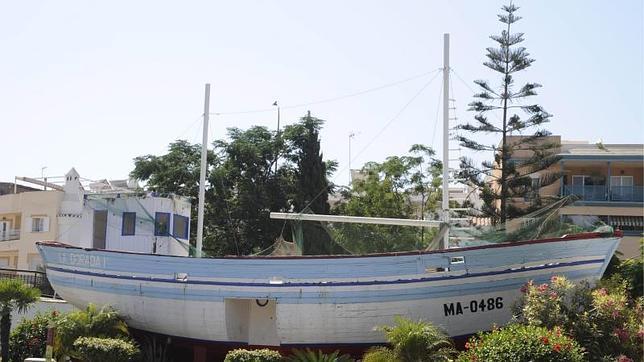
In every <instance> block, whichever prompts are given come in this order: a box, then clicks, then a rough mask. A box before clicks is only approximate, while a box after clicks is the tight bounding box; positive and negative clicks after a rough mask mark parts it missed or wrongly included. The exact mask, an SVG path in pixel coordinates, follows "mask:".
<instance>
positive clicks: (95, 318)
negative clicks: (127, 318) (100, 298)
mask: <svg viewBox="0 0 644 362" xmlns="http://www.w3.org/2000/svg"><path fill="white" fill-rule="evenodd" d="M127 336H128V330H127V325H126V324H125V323H124V322H123V320H122V319H121V318H120V317H119V315H118V313H117V312H116V311H114V310H113V309H111V308H110V307H103V308H101V309H97V308H96V306H94V305H93V304H90V305H88V306H87V308H86V309H85V310H79V311H75V312H71V313H67V314H64V315H61V318H59V319H58V320H57V322H56V336H55V342H54V354H55V357H56V359H57V360H63V358H64V357H67V356H69V357H76V351H75V349H74V348H73V344H74V342H75V341H76V339H77V338H79V337H100V338H121V339H122V338H126V337H127Z"/></svg>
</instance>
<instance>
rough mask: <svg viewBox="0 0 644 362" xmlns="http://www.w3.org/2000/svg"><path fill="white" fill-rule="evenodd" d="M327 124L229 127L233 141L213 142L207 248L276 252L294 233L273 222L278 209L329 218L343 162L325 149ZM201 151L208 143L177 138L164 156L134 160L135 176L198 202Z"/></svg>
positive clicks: (326, 246) (308, 120)
mask: <svg viewBox="0 0 644 362" xmlns="http://www.w3.org/2000/svg"><path fill="white" fill-rule="evenodd" d="M322 124H323V121H322V120H319V119H317V118H314V117H312V116H311V115H310V114H309V115H307V116H306V117H304V118H302V119H301V120H300V121H299V122H297V123H295V124H293V125H289V126H287V127H285V129H284V132H283V134H282V135H277V133H276V132H274V131H270V130H269V129H267V128H266V127H260V126H254V127H251V128H249V129H247V130H242V129H239V128H230V129H228V137H227V139H224V140H216V141H215V142H213V145H214V151H209V154H208V173H207V176H206V179H207V183H206V193H205V201H206V202H205V213H204V214H205V217H204V251H206V252H208V253H209V254H211V255H225V254H236V255H244V254H249V253H256V252H260V251H266V250H269V249H270V247H271V246H272V245H273V243H274V242H275V240H276V238H277V237H278V236H279V235H280V234H282V233H283V232H284V233H286V235H289V232H290V229H288V228H285V227H284V225H283V224H282V223H280V222H276V221H275V220H271V219H270V213H271V212H272V211H281V212H284V211H289V210H295V209H297V211H300V210H299V208H303V207H304V206H306V205H308V207H309V209H310V210H311V211H313V212H315V213H320V214H324V213H328V211H329V209H328V203H327V198H328V196H327V195H328V191H329V190H331V187H330V185H329V182H328V175H329V174H330V173H331V172H333V171H334V170H335V167H336V164H335V163H334V162H329V161H326V162H325V161H324V160H323V155H322V153H321V152H320V140H319V132H320V129H321V127H322ZM200 154H201V145H198V144H194V145H193V144H190V143H188V142H187V141H183V140H180V141H176V142H173V143H171V144H170V147H169V152H168V153H167V154H165V155H162V156H153V155H147V156H142V157H137V158H135V159H134V163H135V168H134V170H133V171H132V173H131V176H132V177H134V178H136V179H139V180H142V181H145V182H146V183H147V188H148V189H150V190H153V191H157V192H161V193H174V194H178V195H182V196H189V197H192V198H193V200H197V196H198V189H199V169H200V157H201V156H200ZM278 155H279V156H280V157H281V161H280V162H279V167H278V168H277V169H276V168H275V163H276V162H277V156H278ZM309 203H310V205H309ZM196 207H197V202H193V207H192V218H191V238H194V236H195V234H196V230H197V227H196V221H197V217H196ZM313 234H319V232H316V233H313ZM310 244H311V245H318V246H319V245H322V246H324V247H323V248H321V249H320V250H318V251H319V252H325V250H329V247H330V245H331V243H330V241H328V240H327V241H326V242H324V241H323V242H320V243H317V242H316V241H314V240H312V242H311V243H310ZM310 251H311V252H315V251H316V250H310Z"/></svg>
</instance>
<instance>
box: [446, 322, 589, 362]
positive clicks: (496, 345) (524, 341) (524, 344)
mask: <svg viewBox="0 0 644 362" xmlns="http://www.w3.org/2000/svg"><path fill="white" fill-rule="evenodd" d="M465 348H466V351H465V352H463V353H461V354H460V355H459V356H458V361H459V362H466V361H467V362H470V361H471V362H484V361H485V362H497V361H498V362H506V361H516V362H523V361H526V362H527V361H534V362H538V361H544V362H545V361H583V360H584V356H583V353H582V349H581V348H580V347H579V345H578V344H577V342H575V341H574V340H572V339H571V338H570V337H568V336H566V335H564V334H563V333H562V331H561V329H559V328H555V329H547V328H544V327H537V326H529V325H522V324H510V325H508V326H507V327H505V328H502V329H497V330H493V331H492V332H489V333H479V334H478V335H477V336H476V337H473V338H471V339H470V340H469V341H468V342H467V343H466V344H465Z"/></svg>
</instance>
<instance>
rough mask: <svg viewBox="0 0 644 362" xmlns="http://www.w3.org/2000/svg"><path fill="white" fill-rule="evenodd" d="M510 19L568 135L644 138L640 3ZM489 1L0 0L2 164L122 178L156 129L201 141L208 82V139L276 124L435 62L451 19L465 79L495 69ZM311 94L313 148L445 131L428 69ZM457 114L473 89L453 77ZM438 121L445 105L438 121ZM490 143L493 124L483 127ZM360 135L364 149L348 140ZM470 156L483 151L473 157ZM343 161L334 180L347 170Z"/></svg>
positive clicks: (570, 7) (456, 62) (527, 6)
mask: <svg viewBox="0 0 644 362" xmlns="http://www.w3.org/2000/svg"><path fill="white" fill-rule="evenodd" d="M515 3H516V4H517V5H519V6H520V7H521V10H520V12H519V15H521V16H523V20H521V21H520V22H519V23H517V24H516V26H515V30H516V31H519V32H524V33H525V34H526V35H525V37H526V41H525V42H524V43H523V45H525V46H526V47H527V48H528V51H529V52H530V53H531V55H532V56H533V57H534V58H535V59H536V62H535V63H534V65H533V67H531V68H530V69H529V70H528V71H527V72H525V74H524V75H522V76H521V80H524V81H525V80H529V81H536V82H539V83H541V84H543V88H542V89H541V90H540V95H539V97H538V98H537V100H538V102H539V103H540V104H541V105H543V106H544V107H545V108H546V109H547V110H548V111H549V112H550V113H552V114H553V115H554V118H553V120H552V123H551V124H550V125H549V129H550V130H551V131H553V132H554V133H556V134H561V135H563V137H564V138H565V139H576V140H582V139H585V140H591V141H593V142H595V141H596V140H598V139H602V140H603V142H604V143H617V142H619V143H642V142H644V104H643V102H644V94H643V87H644V74H643V68H644V65H643V64H644V59H643V47H644V45H643V43H644V37H643V32H644V25H643V24H644V21H643V20H644V19H643V17H644V15H643V13H644V10H643V7H642V3H643V2H642V1H641V0H632V1H605V0H594V1H588V0H583V1H582V0H579V1H570V0H567V1H554V0H550V1H527V0H524V1H516V2H515ZM502 4H504V2H502V1H474V0H471V1H374V0H369V1H346V0H345V1H328V0H327V1H295V0H293V1H182V2H178V1H173V2H167V1H103V2H98V1H94V2H91V1H50V2H37V1H4V2H2V8H1V11H0V46H1V47H2V51H1V52H0V54H1V55H0V154H1V155H2V158H1V160H2V161H1V162H2V163H1V166H0V181H13V177H14V176H15V175H18V176H40V173H41V167H43V166H46V167H47V169H46V170H45V173H46V174H47V175H50V176H53V175H62V174H64V173H65V172H66V171H67V170H68V169H69V168H71V167H72V166H74V167H76V168H77V170H78V171H79V172H80V174H81V176H84V177H87V178H92V179H99V178H112V179H115V178H124V177H126V176H127V174H128V173H129V171H130V170H131V169H132V167H133V163H132V159H133V158H134V157H136V156H139V155H144V154H160V153H162V152H164V151H165V150H166V146H167V145H168V143H169V142H171V141H173V140H175V139H177V138H185V139H188V140H189V141H191V142H195V143H198V142H200V139H201V138H200V132H201V128H200V127H201V125H200V123H199V122H198V119H199V116H200V114H201V113H202V111H203V88H204V83H207V82H209V83H212V87H213V90H212V103H211V109H212V111H213V112H236V111H248V110H264V109H269V111H268V112H257V113H247V114H236V115H221V116H213V117H212V118H211V131H210V139H211V140H212V139H213V138H220V137H224V136H225V132H226V128H228V127H231V126H238V127H242V128H246V127H248V126H250V125H254V124H260V125H265V126H267V127H271V128H274V127H275V124H276V115H275V111H273V110H271V108H272V107H271V104H272V103H273V101H275V100H278V101H279V103H280V104H282V105H283V106H285V107H288V106H290V105H297V104H302V103H309V102H314V101H318V100H324V99H329V98H334V97H338V96H342V95H346V94H353V93H356V92H360V91H363V90H367V89H371V88H374V87H379V86H382V85H385V84H389V83H393V82H397V81H400V80H403V79H407V78H410V77H414V76H416V75H419V74H423V73H427V72H433V71H435V70H436V69H438V68H439V67H441V66H442V38H443V33H446V32H448V33H451V40H452V48H451V59H452V67H453V69H454V71H455V73H456V74H458V75H459V76H460V77H461V78H462V79H463V80H464V81H465V82H466V83H467V84H468V85H469V86H470V87H472V88H473V87H474V86H473V84H472V81H473V80H474V79H489V80H491V81H494V82H496V81H498V77H496V76H494V75H493V74H491V73H490V72H488V71H486V68H484V67H483V66H482V65H481V63H482V61H483V60H484V57H485V48H486V47H488V46H492V45H493V44H492V41H491V40H490V39H489V38H488V36H489V35H490V34H495V33H498V32H499V31H500V29H501V24H500V23H499V22H498V21H497V20H496V14H497V13H498V12H499V7H500V6H501V5H502ZM432 75H433V73H431V74H427V75H425V76H423V77H418V78H415V79H413V80H410V81H408V82H404V83H401V84H399V85H397V86H394V87H388V88H384V89H382V90H379V91H374V92H370V93H366V94H363V95H361V96H357V97H350V98H346V99H342V100H339V101H335V102H328V103H321V104H315V105H310V106H308V107H299V108H287V109H283V110H282V123H283V124H288V123H291V122H292V121H294V120H296V119H297V118H298V117H300V116H302V115H303V114H304V113H305V112H306V110H307V109H310V110H311V112H312V114H313V115H314V116H316V117H319V118H322V119H325V120H327V123H326V125H325V128H324V130H323V133H322V147H323V151H324V154H325V157H326V158H332V159H336V160H338V161H339V162H340V169H344V168H346V167H347V165H348V141H349V138H348V135H349V133H350V132H352V131H353V132H355V133H356V134H357V136H356V137H355V138H354V139H353V142H352V156H353V157H354V158H355V160H354V161H352V166H353V167H356V166H358V165H361V164H362V163H364V162H365V161H369V160H375V161H379V160H382V159H384V157H386V156H388V155H394V154H403V153H404V152H406V151H407V150H408V148H409V146H410V145H411V144H413V143H425V144H430V145H433V146H434V147H435V148H436V149H438V150H440V148H441V135H440V133H436V134H435V133H434V130H435V129H436V130H437V131H440V129H441V127H440V123H439V124H438V125H437V126H436V127H435V122H436V119H437V117H436V114H437V106H438V103H437V102H438V95H439V90H440V86H441V78H440V76H439V77H437V78H436V79H435V80H434V81H433V82H432V83H431V84H429V85H428V86H427V87H426V89H425V90H424V91H423V92H422V93H420V94H419V95H418V97H417V98H415V100H414V101H413V102H412V103H411V104H410V105H409V106H408V107H407V108H406V109H405V110H404V111H403V112H402V113H400V115H399V117H398V118H396V119H395V120H394V121H393V122H391V123H390V125H389V126H388V127H387V128H384V131H383V127H384V126H385V125H386V124H387V123H388V122H389V121H390V120H392V119H393V118H394V117H395V116H396V114H398V113H399V112H400V111H401V109H403V107H404V106H405V104H407V103H408V102H409V101H410V100H411V99H412V98H413V97H414V95H415V94H417V93H418V92H419V90H420V89H421V88H422V87H423V85H425V84H426V83H427V81H428V80H430V78H431V76H432ZM452 88H453V91H454V95H453V97H454V98H455V99H456V108H457V109H456V116H457V117H458V118H459V119H460V120H467V119H470V118H471V117H472V114H471V113H468V112H466V111H465V108H466V107H467V103H469V102H470V101H471V100H472V97H471V94H472V93H471V91H470V90H469V89H468V88H467V87H466V85H464V84H463V83H462V82H461V80H459V79H458V78H457V77H453V79H452ZM439 121H440V120H439ZM485 141H486V142H487V143H496V141H495V140H489V141H488V140H485ZM361 151H362V152H361ZM479 157H480V156H479ZM347 180H348V173H347V172H344V173H339V174H338V175H337V178H336V181H337V182H340V183H346V181H347Z"/></svg>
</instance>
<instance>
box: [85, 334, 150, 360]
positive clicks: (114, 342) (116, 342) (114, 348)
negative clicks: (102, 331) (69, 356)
mask: <svg viewBox="0 0 644 362" xmlns="http://www.w3.org/2000/svg"><path fill="white" fill-rule="evenodd" d="M74 350H76V351H77V354H78V357H79V359H80V360H82V361H86V362H128V361H134V360H135V359H136V358H137V357H138V356H139V355H140V351H139V348H138V347H137V346H136V345H135V344H134V343H133V342H130V341H125V340H122V339H116V338H97V337H79V338H77V339H76V340H75V341H74Z"/></svg>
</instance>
